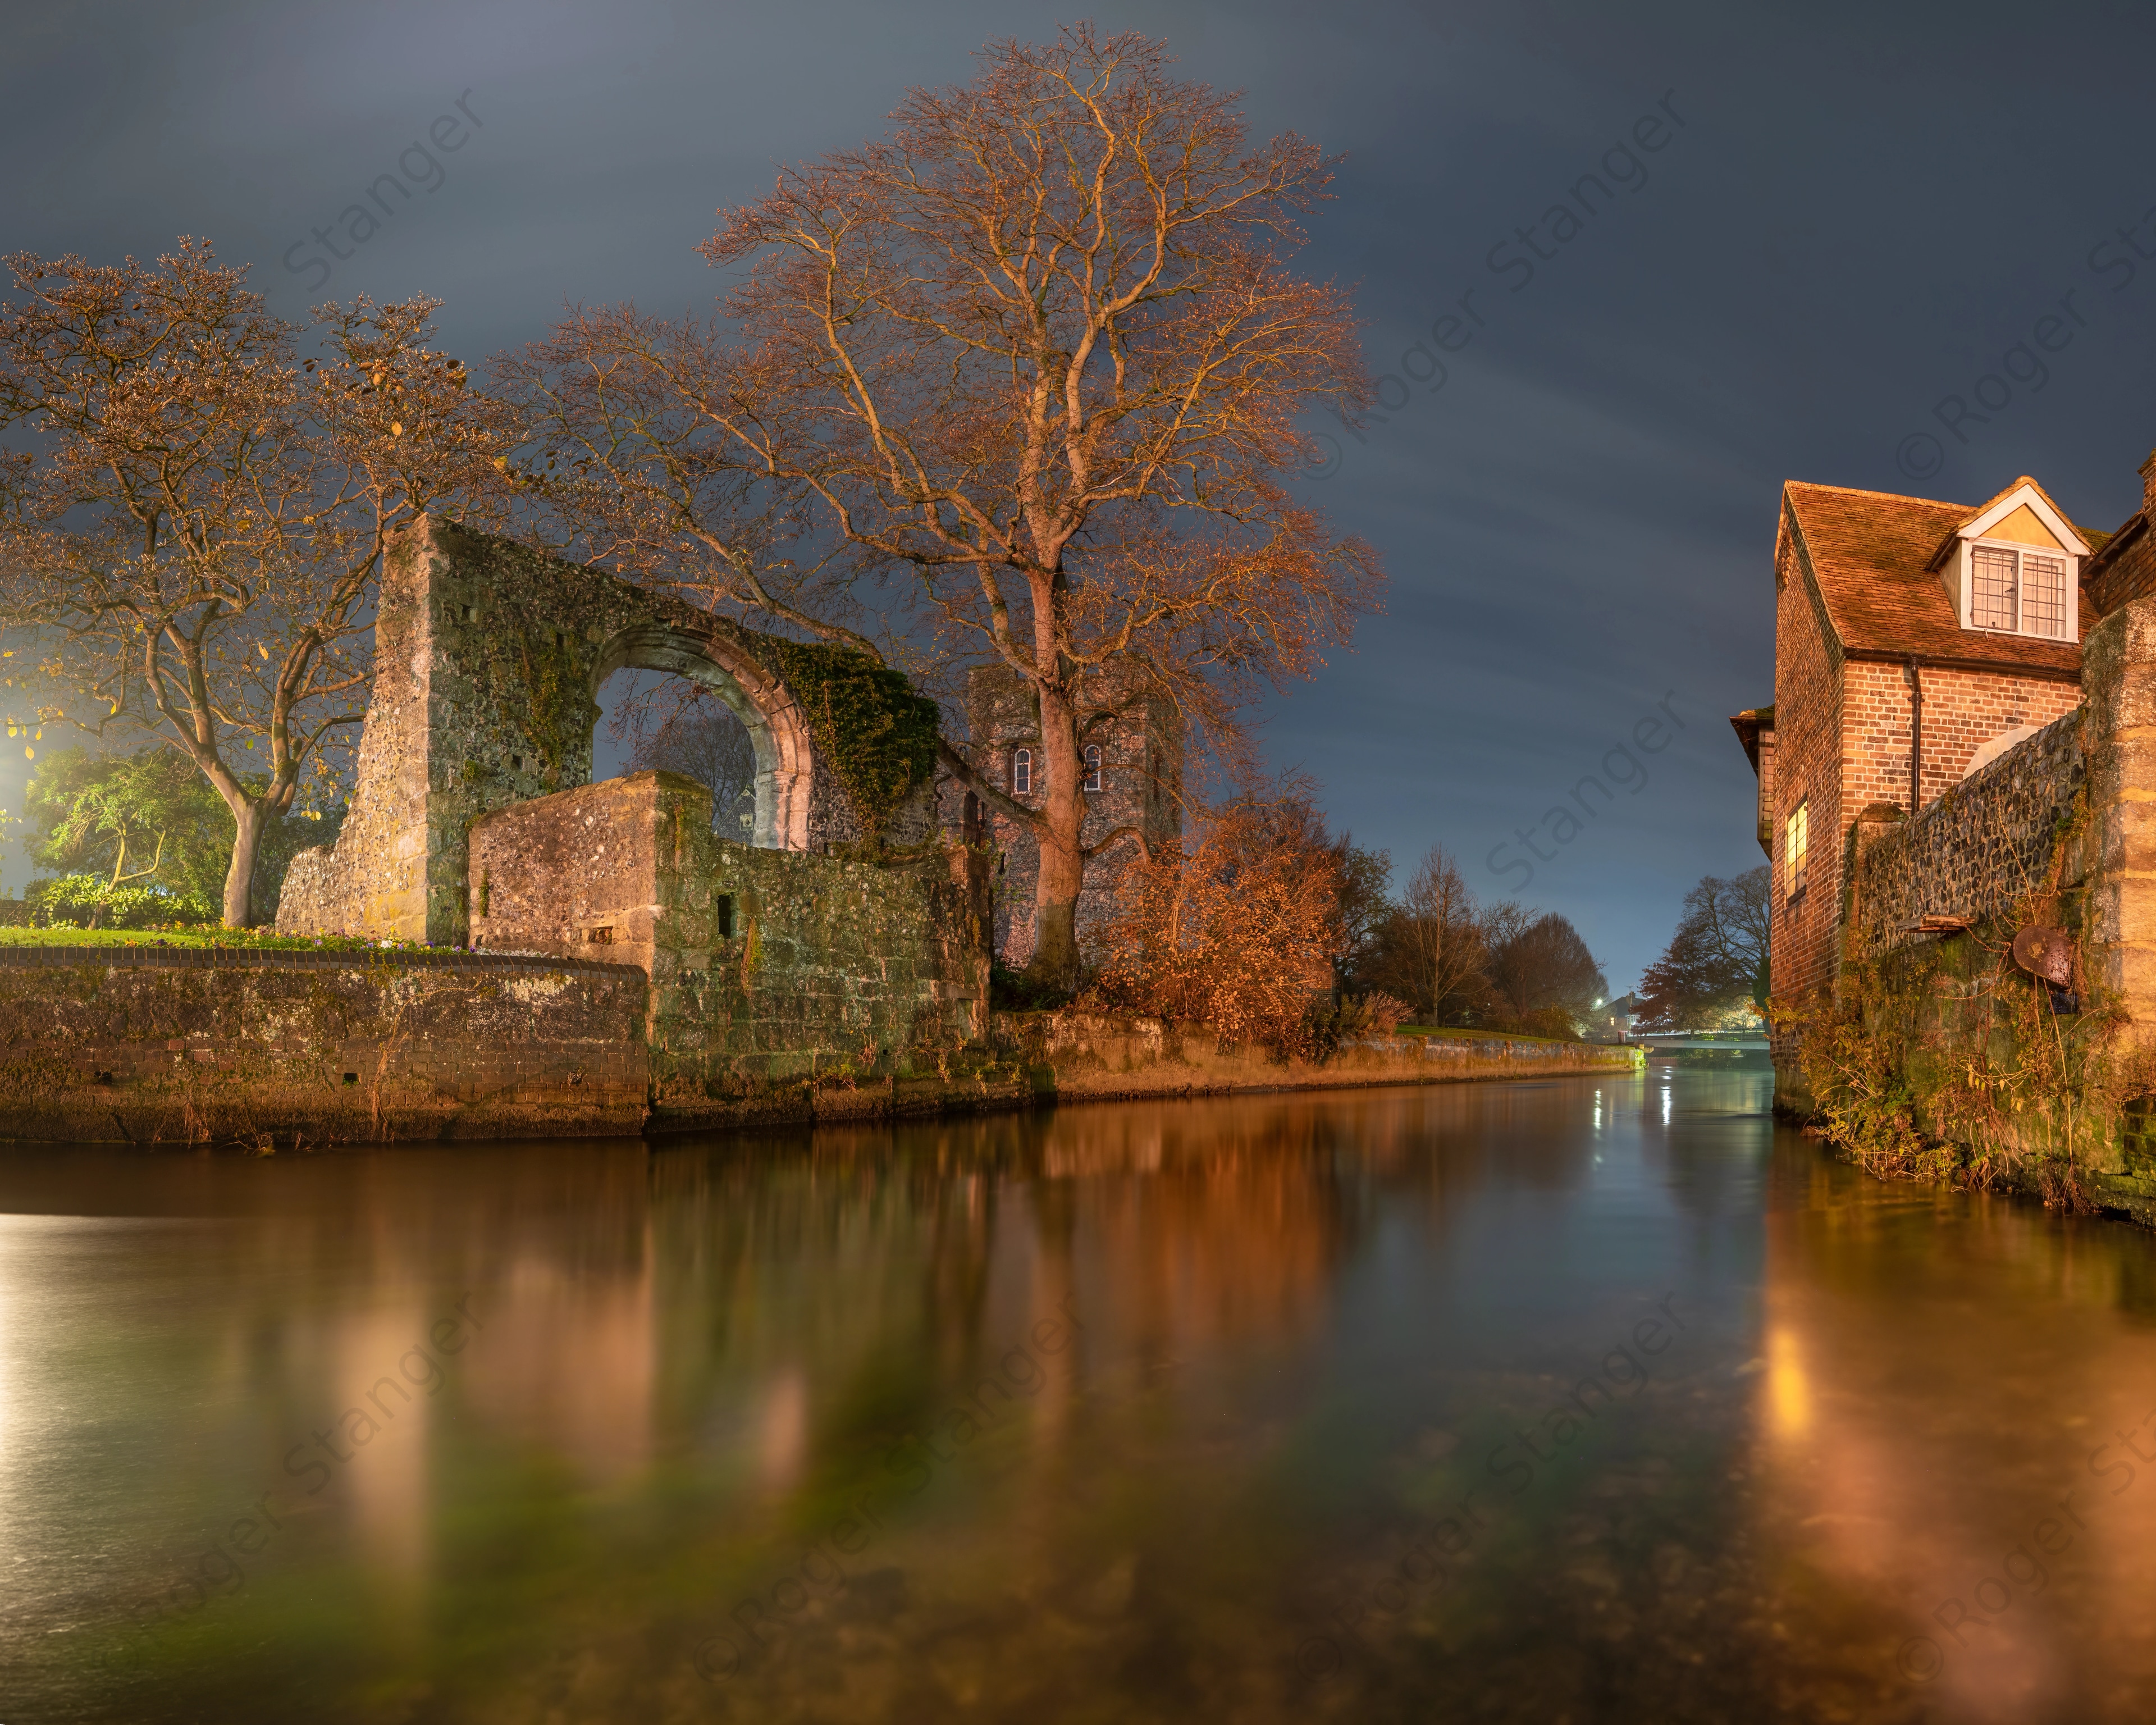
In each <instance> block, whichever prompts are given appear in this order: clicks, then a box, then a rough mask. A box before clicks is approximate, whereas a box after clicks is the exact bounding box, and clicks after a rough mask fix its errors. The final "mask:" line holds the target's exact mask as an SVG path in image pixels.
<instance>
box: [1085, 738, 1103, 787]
mask: <svg viewBox="0 0 2156 1725" xmlns="http://www.w3.org/2000/svg"><path fill="white" fill-rule="evenodd" d="M1105 764H1106V756H1104V755H1103V754H1102V753H1101V745H1100V744H1099V743H1097V742H1089V743H1087V744H1086V793H1087V794H1089V795H1097V794H1099V793H1100V789H1101V768H1102V767H1103V765H1105Z"/></svg>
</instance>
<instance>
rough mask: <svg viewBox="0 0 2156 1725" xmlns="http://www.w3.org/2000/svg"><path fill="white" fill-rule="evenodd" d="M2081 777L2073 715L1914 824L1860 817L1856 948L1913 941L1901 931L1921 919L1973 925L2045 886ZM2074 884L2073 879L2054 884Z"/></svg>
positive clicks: (2077, 719) (2078, 728)
mask: <svg viewBox="0 0 2156 1725" xmlns="http://www.w3.org/2000/svg"><path fill="white" fill-rule="evenodd" d="M2084 777H2085V774H2084V769H2083V764H2082V716H2081V713H2080V712H2079V711H2075V712H2072V713H2069V714H2068V715H2067V716H2066V717H2065V718H2063V719H2059V720H2056V721H2053V722H2052V723H2051V724H2050V725H2047V726H2045V727H2044V729H2043V730H2041V731H2040V732H2037V733H2036V734H2035V736H2034V737H2029V738H2027V739H2025V741H2023V742H2020V744H2018V745H2016V746H2015V747H2014V748H2012V749H2010V750H2009V751H2007V752H2006V753H2005V754H2003V755H2001V756H2000V757H1999V758H1998V759H1997V760H1995V761H1994V762H1991V763H1990V764H1989V765H1988V766H1986V767H1985V768H1984V769H1983V770H1982V771H1981V772H1979V773H1974V774H1972V775H1971V776H1970V777H1969V778H1966V779H1964V780H1963V781H1962V783H1959V784H1958V785H1957V786H1955V787H1954V788H1953V789H1951V790H1949V791H1948V792H1947V793H1945V794H1944V795H1943V796H1942V797H1941V798H1939V799H1938V801H1937V802H1935V803H1932V804H1931V805H1930V807H1928V808H1927V809H1925V810H1924V811H1923V813H1922V814H1920V815H1918V816H1917V819H1914V820H1913V821H1911V820H1905V819H1900V816H1901V811H1900V810H1899V809H1892V811H1891V813H1892V816H1893V817H1894V819H1891V820H1883V821H1882V820H1875V819H1865V818H1864V816H1863V815H1862V814H1860V816H1859V818H1858V821H1857V824H1856V833H1855V836H1854V840H1853V842H1854V844H1855V845H1856V849H1857V851H1858V853H1859V859H1860V860H1859V861H1858V863H1857V865H1856V868H1855V870H1853V880H1852V885H1851V891H1852V893H1853V894H1854V895H1855V896H1856V902H1854V903H1852V904H1851V906H1850V907H1849V911H1848V912H1847V915H1848V917H1849V922H1850V924H1851V927H1852V929H1853V930H1854V931H1855V934H1856V942H1857V947H1858V950H1859V951H1860V952H1865V953H1871V952H1881V951H1884V950H1886V948H1887V947H1890V946H1892V945H1894V944H1896V943H1897V942H1907V941H1909V940H1911V939H1912V938H1922V937H1920V936H1912V935H1910V934H1907V933H1903V932H1899V931H1900V930H1901V929H1902V926H1903V925H1905V924H1907V923H1911V922H1916V921H1917V920H1918V919H1919V918H1921V917H1922V916H1927V915H1931V916H1958V917H1960V918H1961V919H1962V920H1963V921H1964V922H1979V921H1981V920H1982V919H1983V918H1984V917H1987V916H1996V915H1998V914H1999V913H2000V912H2002V911H2005V910H2006V909H2007V908H2008V907H2009V906H2011V905H2012V904H2013V903H2014V901H2015V900H2016V899H2017V898H2020V897H2021V896H2024V895H2025V894H2026V893H2029V892H2031V891H2036V890H2039V889H2040V888H2042V887H2044V886H2046V885H2048V884H2050V883H2051V860H2052V853H2053V850H2054V849H2055V847H2056V841H2057V838H2058V834H2059V830H2060V828H2061V824H2062V823H2063V822H2065V821H2066V819H2067V818H2068V817H2069V816H2070V814H2071V812H2072V809H2073V806H2074V801H2075V798H2076V794H2077V793H2079V791H2080V790H2081V788H2082V782H2083V778H2084ZM2061 884H2062V885H2065V886H2070V887H2071V886H2079V885H2080V884H2081V883H2080V881H2079V880H2078V879H2076V880H2071V881H2065V882H2062V883H2061Z"/></svg>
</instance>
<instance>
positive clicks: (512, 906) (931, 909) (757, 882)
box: [471, 773, 988, 1122]
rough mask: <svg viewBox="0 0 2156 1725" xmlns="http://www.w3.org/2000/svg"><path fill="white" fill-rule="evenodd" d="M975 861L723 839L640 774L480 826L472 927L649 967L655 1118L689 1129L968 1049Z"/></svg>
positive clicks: (978, 913) (701, 812)
mask: <svg viewBox="0 0 2156 1725" xmlns="http://www.w3.org/2000/svg"><path fill="white" fill-rule="evenodd" d="M967 864H968V858H967V857H966V856H965V855H963V854H962V853H959V854H956V855H946V854H945V853H944V852H942V850H931V851H930V852H929V853H928V854H927V855H926V856H924V857H922V858H921V859H920V860H918V862H916V864H915V865H911V866H904V865H901V866H893V865H887V864H871V863H865V862H859V861H853V860H844V859H841V858H838V857H831V856H819V855H803V854H798V853H788V852H783V851H773V850H756V849H753V848H752V847H750V846H747V845H734V844H730V843H728V842H727V841H726V840H725V839H720V838H718V837H716V835H715V834H713V833H712V832H711V793H709V792H708V791H706V789H705V788H703V787H702V786H701V785H699V784H697V783H695V782H694V781H693V780H690V779H687V778H681V777H680V776H679V775H677V774H674V773H635V774H632V775H630V776H629V777H628V778H619V779H613V780H609V781H608V782H607V783H603V784H597V785H589V786H586V787H583V788H581V789H577V790H573V791H565V792H562V793H560V794H558V795H557V796H553V797H547V798H540V799H538V800H536V801H534V802H531V803H520V804H518V805H516V807H514V808H511V809H504V810H501V811H500V812H499V813H497V814H491V815H489V816H487V817H486V818H485V819H482V820H481V821H480V822H479V823H478V824H475V826H474V827H473V829H472V833H471V879H472V909H471V929H472V935H473V939H474V941H475V942H478V943H483V947H484V948H485V949H486V950H502V949H512V950H522V951H531V952H559V953H563V954H570V955H583V956H587V957H588V956H591V955H592V954H593V953H594V952H600V951H603V952H606V953H608V956H610V957H613V958H614V959H616V960H619V961H626V962H628V963H634V964H636V965H639V966H640V967H642V968H644V969H645V970H646V971H647V972H648V973H649V976H650V978H651V995H650V1003H649V1014H648V1021H647V1027H646V1034H647V1035H648V1036H649V1041H650V1045H651V1050H652V1060H653V1077H654V1100H655V1104H656V1106H658V1108H659V1110H660V1112H661V1113H662V1114H664V1115H665V1116H667V1117H669V1118H670V1120H672V1121H675V1122H680V1121H685V1120H687V1119H692V1118H694V1117H695V1115H696V1110H697V1109H698V1108H699V1107H701V1106H702V1105H704V1104H705V1103H707V1102H712V1101H723V1100H726V1099H728V1098H731V1097H734V1096H737V1095H738V1094H740V1092H741V1091H742V1089H743V1087H744V1086H750V1085H756V1084H763V1083H767V1082H768V1081H773V1080H783V1079H790V1078H793V1077H795V1076H800V1075H803V1074H812V1075H813V1074H814V1073H818V1072H824V1071H829V1070H834V1069H835V1068H841V1067H843V1068H844V1069H847V1070H860V1071H865V1070H871V1069H877V1068H888V1067H890V1066H891V1065H894V1064H897V1065H906V1064H909V1063H911V1062H914V1061H916V1060H922V1059H931V1058H932V1057H933V1055H935V1053H936V1052H937V1051H938V1050H941V1051H945V1052H947V1051H950V1050H956V1049H957V1048H959V1047H961V1046H962V1045H965V1044H966V1043H968V1042H969V1041H973V1040H977V1039H978V1037H979V1036H980V1035H981V1034H982V1031H983V1026H984V1024H985V1018H984V1014H985V1011H986V1006H987V993H988V954H987V947H986V942H985V938H984V936H985V929H984V928H983V926H982V925H983V920H984V913H985V904H984V903H983V901H982V895H980V894H979V893H978V891H969V890H968V886H966V885H965V884H964V883H963V881H962V880H954V879H953V878H952V875H953V870H954V869H955V870H957V871H958V872H959V873H960V874H961V875H962V874H963V872H964V870H965V868H966V866H967Z"/></svg>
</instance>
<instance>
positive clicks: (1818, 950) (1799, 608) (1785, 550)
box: [1768, 516, 1844, 1058]
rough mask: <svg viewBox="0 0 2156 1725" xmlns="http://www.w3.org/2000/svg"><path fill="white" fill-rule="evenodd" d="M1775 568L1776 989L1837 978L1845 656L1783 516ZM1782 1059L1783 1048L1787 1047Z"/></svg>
mask: <svg viewBox="0 0 2156 1725" xmlns="http://www.w3.org/2000/svg"><path fill="white" fill-rule="evenodd" d="M1784 523H1785V524H1784V531H1783V537H1782V545H1781V547H1780V551H1779V556H1778V567H1776V569H1775V572H1774V585H1775V588H1776V593H1775V598H1774V786H1773V803H1772V805H1771V811H1770V827H1769V831H1768V842H1769V843H1770V844H1771V845H1772V846H1773V848H1774V911H1773V916H1774V921H1773V925H1772V928H1773V932H1772V936H1771V938H1770V940H1769V942H1768V976H1769V979H1770V986H1771V987H1772V988H1773V991H1774V993H1775V994H1777V995H1781V996H1797V995H1801V994H1804V993H1809V992H1810V991H1812V990H1813V989H1815V988H1820V987H1821V986H1822V985H1824V984H1825V983H1827V982H1828V981H1830V979H1831V978H1832V977H1833V975H1834V935H1835V930H1834V920H1835V919H1834V914H1833V912H1834V906H1835V903H1836V901H1837V899H1838V896H1839V895H1840V868H1841V860H1840V846H1839V845H1838V844H1837V843H1836V839H1837V836H1838V834H1839V833H1840V809H1841V807H1842V804H1843V802H1844V798H1843V795H1842V784H1841V757H1842V742H1841V739H1842V711H1841V706H1842V702H1841V655H1840V652H1839V651H1838V650H1837V649H1835V646H1834V644H1833V642H1832V638H1831V637H1830V634H1828V632H1827V629H1826V625H1825V614H1824V613H1823V611H1822V609H1821V607H1820V600H1819V594H1818V590H1817V588H1815V585H1814V584H1813V583H1812V580H1811V578H1810V576H1809V572H1808V571H1807V570H1806V569H1805V567H1804V559H1803V555H1802V552H1801V550H1800V548H1799V543H1798V541H1797V539H1796V536H1795V534H1794V531H1793V529H1792V528H1791V527H1790V526H1789V525H1788V524H1787V517H1786V516H1785V517H1784ZM1799 803H1809V806H1810V811H1811V812H1810V816H1809V819H1810V826H1811V845H1810V866H1809V884H1808V885H1807V886H1806V887H1805V890H1804V895H1803V896H1801V897H1800V898H1798V899H1796V900H1794V901H1792V900H1791V899H1790V897H1789V878H1788V870H1789V860H1788V858H1787V856H1786V855H1784V845H1783V842H1782V834H1783V831H1784V825H1785V824H1786V823H1787V821H1788V819H1789V816H1790V814H1793V813H1794V811H1795V809H1796V807H1797V805H1798V804H1799ZM1776 1052H1777V1056H1778V1058H1779V1057H1780V1055H1781V1050H1779V1048H1778V1049H1777V1050H1776Z"/></svg>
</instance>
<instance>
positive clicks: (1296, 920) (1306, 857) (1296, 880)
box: [1086, 791, 1342, 1058]
mask: <svg viewBox="0 0 2156 1725" xmlns="http://www.w3.org/2000/svg"><path fill="white" fill-rule="evenodd" d="M1193 837H1194V839H1195V843H1194V845H1192V846H1191V847H1190V848H1188V850H1184V849H1182V848H1168V849H1164V850H1159V851H1157V852H1155V853H1154V855H1152V857H1150V858H1140V859H1137V860H1133V861H1132V863H1131V865H1129V866H1128V868H1127V870H1125V872H1124V875H1123V877H1122V885H1121V890H1120V891H1119V893H1118V895H1117V901H1116V911H1115V914H1114V916H1112V917H1111V919H1110V920H1109V921H1108V922H1107V923H1106V925H1105V926H1104V927H1102V928H1101V930H1100V931H1099V932H1097V933H1096V936H1095V937H1094V939H1093V941H1092V942H1091V946H1092V950H1091V953H1090V954H1089V957H1090V958H1091V962H1092V964H1093V966H1094V967H1095V978H1094V982H1093V985H1092V988H1091V989H1090V990H1089V991H1088V993H1087V997H1086V1004H1087V1005H1089V1006H1093V1007H1096V1008H1098V1009H1103V1010H1107V1011H1122V1012H1137V1013H1142V1014H1146V1015H1147V1016H1148V1017H1153V1018H1165V1019H1183V1020H1185V1021H1199V1022H1204V1023H1208V1024H1214V1025H1215V1026H1217V1027H1218V1028H1219V1032H1220V1034H1221V1035H1222V1037H1223V1038H1224V1039H1225V1040H1228V1041H1230V1042H1254V1043H1258V1044H1260V1045H1263V1046H1265V1048H1268V1049H1270V1050H1272V1051H1273V1052H1274V1053H1275V1054H1276V1055H1281V1056H1282V1057H1283V1058H1285V1057H1288V1056H1292V1055H1311V1054H1313V1053H1316V1052H1317V1051H1318V1050H1319V1048H1320V1045H1321V1043H1322V1040H1324V1037H1325V1034H1326V1031H1327V1025H1328V1024H1329V1020H1330V1017H1331V993H1332V961H1333V957H1334V955H1335V954H1336V953H1337V952H1338V951H1339V950H1340V946H1341V942H1342V933H1341V924H1340V853H1339V850H1338V847H1337V846H1336V845H1334V844H1333V843H1332V840H1331V839H1329V838H1328V837H1327V834H1326V831H1325V824H1324V821H1323V819H1322V818H1321V817H1320V816H1319V815H1318V814H1317V812H1316V810H1315V809H1313V808H1312V806H1311V804H1310V802H1309V800H1308V798H1306V796H1305V795H1303V794H1302V793H1300V792H1299V791H1298V792H1296V793H1291V794H1289V795H1286V796H1282V797H1276V798H1270V799H1265V798H1258V797H1245V798H1238V799H1237V800H1235V802H1232V803H1228V804H1227V805H1226V806H1224V807H1223V808H1220V809H1213V810H1209V811H1208V812H1206V813H1205V814H1203V815H1202V816H1200V817H1199V819H1198V821H1197V823H1196V830H1195V833H1194V834H1193Z"/></svg>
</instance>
